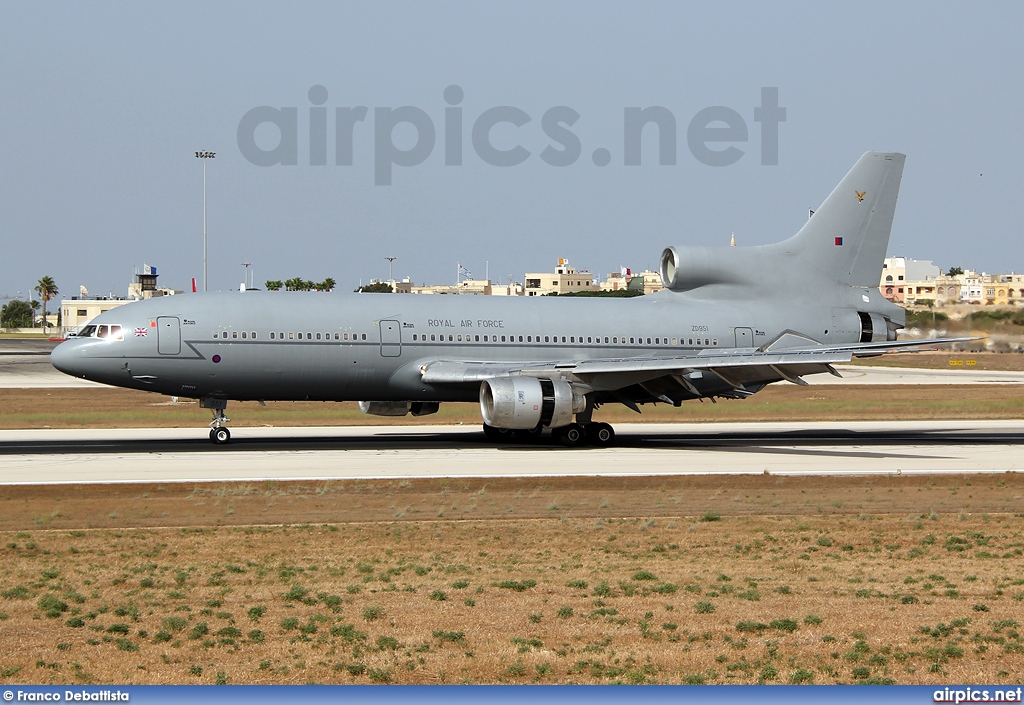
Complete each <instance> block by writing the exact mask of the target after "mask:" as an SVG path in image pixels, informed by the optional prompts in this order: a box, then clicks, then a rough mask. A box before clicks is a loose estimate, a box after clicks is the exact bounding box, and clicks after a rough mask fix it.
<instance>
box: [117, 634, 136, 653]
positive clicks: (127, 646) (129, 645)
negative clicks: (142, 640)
mask: <svg viewBox="0 0 1024 705" xmlns="http://www.w3.org/2000/svg"><path fill="white" fill-rule="evenodd" d="M114 645H115V646H117V649H118V651H138V650H139V646H138V644H136V643H134V642H133V641H131V640H129V639H125V638H124V637H121V638H120V639H118V640H117V641H115V642H114Z"/></svg>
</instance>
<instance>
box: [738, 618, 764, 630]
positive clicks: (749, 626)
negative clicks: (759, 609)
mask: <svg viewBox="0 0 1024 705" xmlns="http://www.w3.org/2000/svg"><path fill="white" fill-rule="evenodd" d="M767 628H768V625H767V624H764V623H762V622H754V621H743V622H739V623H738V624H737V625H736V631H740V632H763V631H764V630H765V629H767Z"/></svg>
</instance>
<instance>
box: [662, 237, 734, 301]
mask: <svg viewBox="0 0 1024 705" xmlns="http://www.w3.org/2000/svg"><path fill="white" fill-rule="evenodd" d="M744 256H745V255H744V254H743V251H742V250H737V249H736V248H721V247H684V248H681V250H680V249H679V248H675V247H666V248H665V250H664V251H663V252H662V253H661V282H662V284H664V285H665V288H666V289H671V290H672V291H690V290H691V289H696V288H698V287H701V286H707V285H709V284H736V283H742V281H743V278H742V276H741V275H740V273H739V271H737V262H736V260H737V259H739V258H740V257H744Z"/></svg>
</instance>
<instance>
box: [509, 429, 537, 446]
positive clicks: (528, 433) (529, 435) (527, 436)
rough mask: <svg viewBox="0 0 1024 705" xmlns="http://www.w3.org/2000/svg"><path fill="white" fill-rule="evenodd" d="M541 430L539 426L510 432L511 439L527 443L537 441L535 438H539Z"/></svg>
mask: <svg viewBox="0 0 1024 705" xmlns="http://www.w3.org/2000/svg"><path fill="white" fill-rule="evenodd" d="M542 430H543V429H542V428H541V427H540V426H537V427H536V428H525V429H517V430H515V431H513V432H512V437H513V438H515V439H516V440H517V441H524V442H527V443H528V442H530V441H535V440H537V438H538V437H540V434H541V431H542Z"/></svg>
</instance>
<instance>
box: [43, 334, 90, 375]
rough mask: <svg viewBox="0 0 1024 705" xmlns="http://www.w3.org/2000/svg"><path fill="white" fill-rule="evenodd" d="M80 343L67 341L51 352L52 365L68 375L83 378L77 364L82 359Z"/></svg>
mask: <svg viewBox="0 0 1024 705" xmlns="http://www.w3.org/2000/svg"><path fill="white" fill-rule="evenodd" d="M77 342H78V341H75V340H67V341H65V342H63V343H61V344H60V345H58V346H57V347H55V348H54V349H53V350H52V351H50V364H51V365H53V366H54V367H56V368H57V369H58V370H60V371H61V372H63V373H64V374H66V375H71V376H72V377H81V376H82V374H81V372H80V371H78V370H77V369H76V367H77V366H76V364H75V362H76V361H77V360H80V359H81V351H80V350H79V346H78V345H77Z"/></svg>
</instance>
